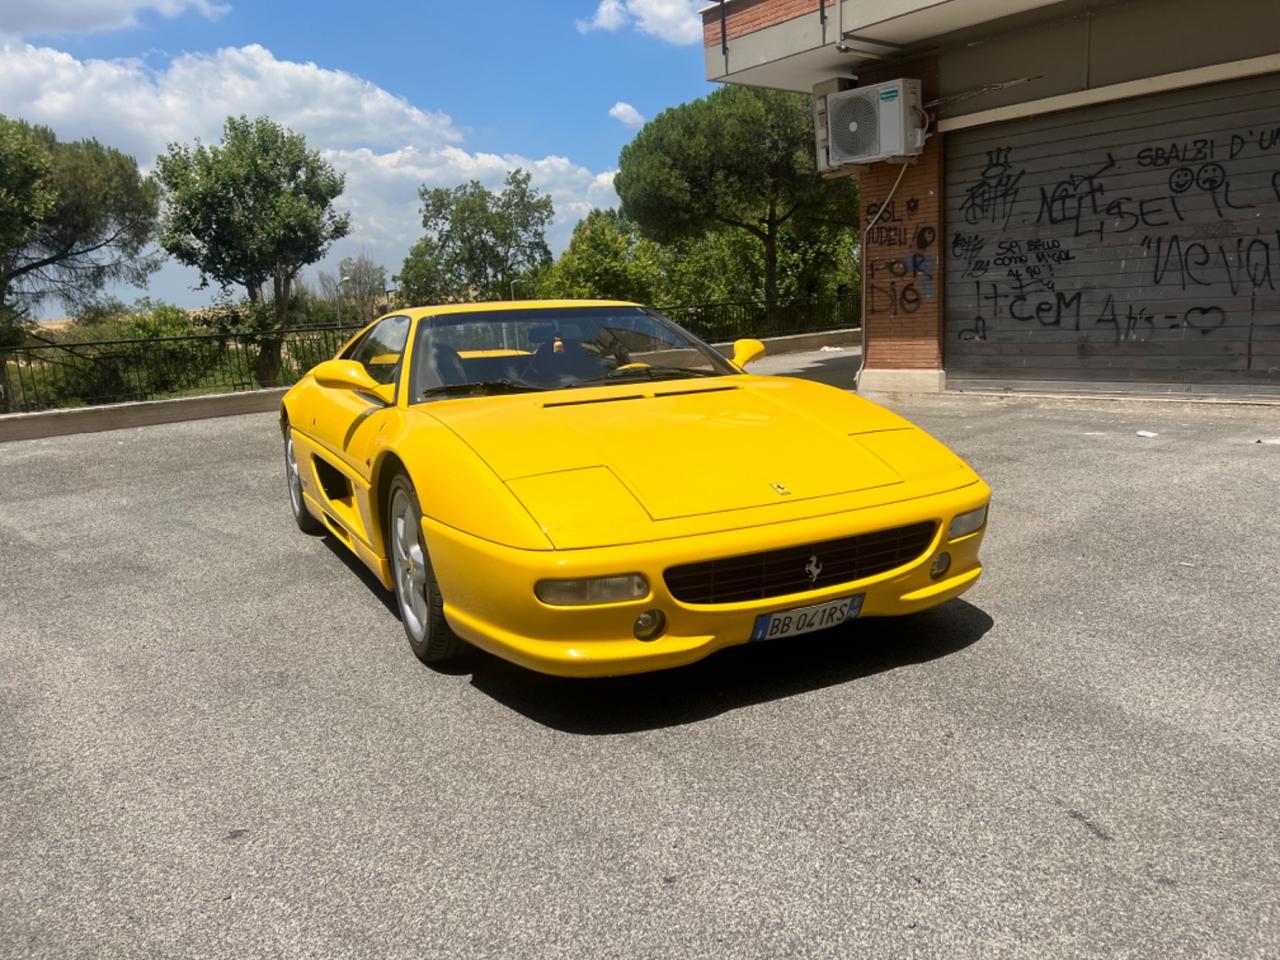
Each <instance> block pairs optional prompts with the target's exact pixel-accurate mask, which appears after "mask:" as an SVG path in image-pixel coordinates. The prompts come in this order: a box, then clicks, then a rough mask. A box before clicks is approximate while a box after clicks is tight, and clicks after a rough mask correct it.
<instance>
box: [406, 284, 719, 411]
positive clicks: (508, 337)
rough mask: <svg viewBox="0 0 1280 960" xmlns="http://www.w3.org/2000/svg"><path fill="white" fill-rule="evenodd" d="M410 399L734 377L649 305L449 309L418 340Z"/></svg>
mask: <svg viewBox="0 0 1280 960" xmlns="http://www.w3.org/2000/svg"><path fill="white" fill-rule="evenodd" d="M415 341H416V342H415V346H414V361H413V374H412V379H411V382H410V398H411V399H410V402H414V403H416V402H419V401H423V400H432V399H440V398H447V397H450V396H458V395H466V394H477V393H484V392H507V393H509V392H512V391H516V390H561V389H569V388H573V387H579V386H598V385H601V384H608V383H622V382H627V381H653V380H678V379H687V378H690V377H707V376H729V375H733V374H735V373H737V370H736V369H735V368H734V367H732V366H730V365H729V363H728V362H727V361H726V360H725V359H724V358H723V357H722V356H720V354H718V353H716V352H715V351H714V350H712V349H711V348H710V347H708V346H706V345H705V344H703V343H702V342H701V341H699V340H697V339H696V338H694V337H693V336H692V335H690V334H689V333H687V332H685V331H684V330H681V329H680V328H679V327H678V326H676V325H675V324H673V323H671V322H670V321H669V320H667V319H666V318H664V317H662V316H660V315H659V314H657V313H655V312H654V311H652V310H646V309H644V308H642V307H637V306H630V305H625V304H618V305H612V306H576V305H574V306H561V307H534V308H519V309H503V308H502V307H501V306H498V305H495V306H494V307H493V308H492V309H485V310H474V311H467V312H458V313H452V314H450V313H442V314H437V315H435V316H431V317H425V318H423V320H422V322H421V323H419V324H418V333H417V335H416V337H415Z"/></svg>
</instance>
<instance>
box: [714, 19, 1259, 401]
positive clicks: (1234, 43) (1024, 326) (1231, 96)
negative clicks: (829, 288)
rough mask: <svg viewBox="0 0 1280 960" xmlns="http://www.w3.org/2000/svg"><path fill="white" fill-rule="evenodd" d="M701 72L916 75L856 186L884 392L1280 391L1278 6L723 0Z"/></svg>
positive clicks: (858, 79)
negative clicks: (912, 151)
mask: <svg viewBox="0 0 1280 960" xmlns="http://www.w3.org/2000/svg"><path fill="white" fill-rule="evenodd" d="M702 16H703V25H704V41H705V51H704V52H705V58H706V73H707V77H708V79H710V80H713V81H718V82H725V83H739V84H746V85H751V86H763V87H773V88H778V89H786V90H795V91H801V92H805V93H813V92H814V91H815V89H816V90H818V91H819V92H824V91H828V90H832V89H835V87H834V86H833V83H838V85H839V86H845V87H853V88H857V87H863V86H868V85H871V84H876V83H879V82H883V81H888V80H893V79H897V78H912V79H918V80H920V81H921V83H922V86H923V101H924V106H925V112H926V113H927V115H928V127H927V130H928V134H929V136H928V139H927V142H926V143H925V146H924V149H923V152H922V153H920V155H919V156H917V157H914V158H912V159H911V160H909V161H905V169H904V161H901V160H898V161H885V162H877V163H872V164H869V165H865V166H857V167H847V168H842V170H841V171H840V172H842V173H853V174H854V175H857V176H858V177H859V178H860V196H861V200H860V202H861V204H862V223H863V225H864V228H865V227H866V226H868V225H872V224H873V225H872V226H871V229H870V230H869V231H867V232H865V233H864V244H863V251H862V261H863V296H864V300H865V316H866V336H867V356H866V369H865V372H864V375H863V383H864V385H866V386H869V387H878V388H882V389H893V388H898V389H939V388H940V387H941V386H942V385H943V384H944V383H946V384H950V385H952V386H959V387H963V388H969V389H998V390H1006V389H1014V390H1016V389H1023V388H1025V389H1046V388H1048V389H1053V390H1067V391H1080V392H1115V391H1137V392H1143V393H1160V394H1189V395H1195V394H1233V395H1268V396H1271V395H1280V3H1277V2H1276V0H1233V2H1232V3H1229V4H1223V3H1209V2H1206V0H1112V2H1105V0H1089V2H1086V0H1056V2H1055V0H834V2H833V0H722V2H717V3H714V4H711V5H709V6H707V7H706V8H704V10H703V12H702Z"/></svg>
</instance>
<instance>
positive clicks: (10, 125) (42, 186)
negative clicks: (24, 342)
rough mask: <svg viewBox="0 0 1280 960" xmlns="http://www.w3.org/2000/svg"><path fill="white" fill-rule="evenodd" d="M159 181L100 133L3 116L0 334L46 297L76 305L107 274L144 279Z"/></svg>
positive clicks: (150, 266)
mask: <svg viewBox="0 0 1280 960" xmlns="http://www.w3.org/2000/svg"><path fill="white" fill-rule="evenodd" d="M158 205H159V191H158V188H157V185H156V184H155V182H154V181H153V180H151V179H150V178H147V177H144V176H142V174H141V173H140V172H139V170H138V164H137V162H136V161H135V160H134V159H133V158H132V157H130V156H128V155H127V154H124V153H121V152H120V151H119V150H115V149H112V148H111V147H104V146H103V145H102V144H100V143H98V142H97V141H96V140H78V141H73V142H68V143H62V142H59V140H58V138H57V137H56V136H55V135H54V133H53V131H52V130H49V129H48V128H46V127H36V126H31V125H29V124H27V123H24V122H23V121H20V120H7V119H5V118H4V117H0V339H6V338H7V339H9V340H12V339H13V336H14V333H15V330H16V327H17V323H18V321H19V320H20V319H21V318H22V317H23V316H24V315H25V314H26V313H27V311H28V310H29V309H30V308H31V307H33V306H35V305H37V304H39V303H41V302H43V301H44V300H46V299H54V300H58V301H61V302H62V303H64V304H67V305H68V306H75V305H77V304H79V303H82V302H85V301H87V300H90V299H92V297H93V296H94V295H95V294H97V293H98V292H99V291H101V290H102V289H103V287H105V286H106V285H107V284H109V283H115V282H122V281H123V282H129V283H141V282H143V281H144V280H145V279H146V277H147V275H148V274H149V273H150V272H151V271H153V270H154V269H155V268H156V267H157V266H158V265H159V263H158V259H157V258H156V257H155V256H152V255H148V254H147V252H146V247H147V245H148V243H149V242H150V240H151V236H152V232H153V230H154V227H155V220H156V214H157V210H158Z"/></svg>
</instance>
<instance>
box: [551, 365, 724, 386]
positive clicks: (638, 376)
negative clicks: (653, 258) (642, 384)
mask: <svg viewBox="0 0 1280 960" xmlns="http://www.w3.org/2000/svg"><path fill="white" fill-rule="evenodd" d="M720 376H723V374H721V373H719V372H718V371H715V370H695V369H694V368H693V367H663V366H649V365H646V366H643V367H632V368H631V369H629V370H610V371H609V372H608V373H605V374H601V375H600V376H598V377H588V378H587V379H586V380H579V381H577V382H576V383H571V384H569V386H571V387H588V386H598V385H600V384H602V383H626V382H628V381H631V380H676V379H680V378H682V377H720Z"/></svg>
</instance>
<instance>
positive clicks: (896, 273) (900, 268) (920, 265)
mask: <svg viewBox="0 0 1280 960" xmlns="http://www.w3.org/2000/svg"><path fill="white" fill-rule="evenodd" d="M872 221H874V222H875V225H874V226H873V227H872V228H871V230H870V232H869V233H868V234H867V249H866V256H867V281H866V283H867V288H866V292H865V296H866V299H867V313H869V314H875V315H883V316H888V317H907V316H911V315H912V314H914V313H916V312H917V311H919V309H920V307H921V306H922V305H924V304H925V303H929V302H931V301H934V300H936V299H937V297H938V284H937V275H938V249H937V247H938V228H937V227H936V226H935V225H934V224H933V223H930V222H924V221H923V220H922V218H921V217H920V200H919V199H918V198H917V197H909V198H907V199H905V200H902V201H899V200H898V199H896V198H895V199H893V200H890V201H888V203H887V204H884V205H881V204H879V203H871V204H868V205H867V208H866V222H867V223H871V222H872Z"/></svg>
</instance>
